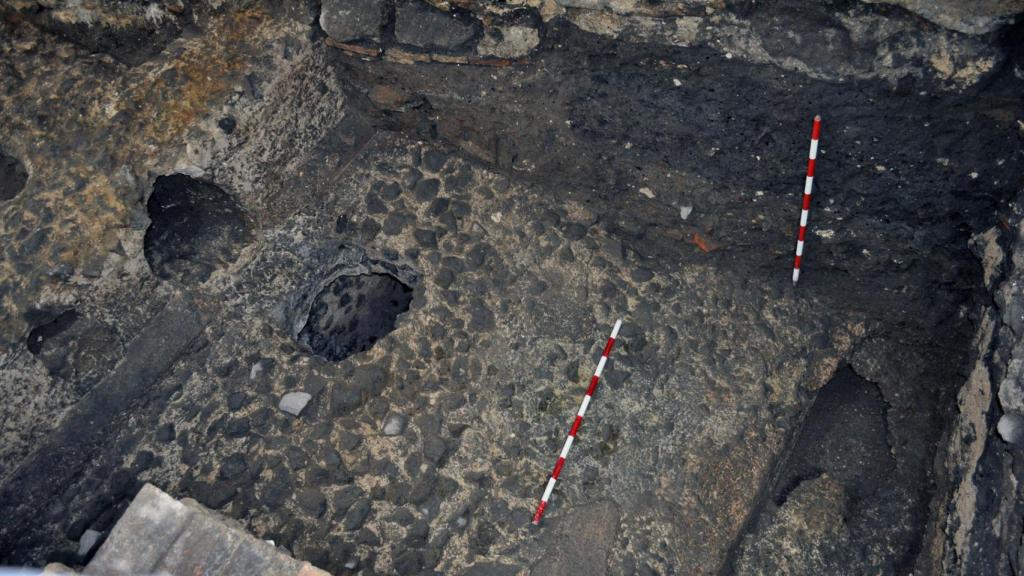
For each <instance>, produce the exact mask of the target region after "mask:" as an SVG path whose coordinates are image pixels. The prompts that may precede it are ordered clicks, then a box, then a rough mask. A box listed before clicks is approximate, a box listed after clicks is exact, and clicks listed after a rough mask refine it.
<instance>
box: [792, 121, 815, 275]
mask: <svg viewBox="0 0 1024 576" xmlns="http://www.w3.org/2000/svg"><path fill="white" fill-rule="evenodd" d="M820 134H821V116H820V115H818V116H815V117H814V128H812V129H811V153H810V155H809V156H808V158H807V180H806V181H805V182H804V204H803V209H802V210H801V211H800V235H799V236H797V239H796V258H795V259H794V260H793V285H794V286H796V283H797V280H800V258H802V257H803V255H804V238H805V237H806V236H807V215H808V214H810V212H811V188H812V187H813V186H814V161H815V159H817V158H818V136H819V135H820Z"/></svg>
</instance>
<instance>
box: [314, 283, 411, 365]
mask: <svg viewBox="0 0 1024 576" xmlns="http://www.w3.org/2000/svg"><path fill="white" fill-rule="evenodd" d="M410 303H412V288H411V287H409V286H408V285H406V284H405V283H403V282H402V281H400V280H398V279H397V278H395V277H394V276H392V275H390V274H376V273H375V274H359V275H356V276H341V277H339V278H338V279H336V280H334V281H333V282H331V283H330V284H328V285H327V287H326V288H324V290H323V291H321V292H320V294H318V295H317V296H316V299H315V300H314V301H313V306H312V307H311V308H310V310H309V317H308V319H307V320H306V325H305V326H303V328H302V330H301V331H300V332H299V337H298V340H299V342H302V343H303V344H305V345H307V346H309V348H310V349H311V350H312V351H313V352H314V353H315V354H317V355H318V356H323V357H324V358H327V359H329V360H335V361H338V360H344V359H345V358H348V357H349V356H351V355H353V354H358V353H360V352H365V351H367V350H369V349H370V348H371V347H373V345H374V344H375V343H377V341H378V340H380V339H381V338H383V337H384V336H385V335H387V334H388V333H389V332H391V331H392V330H394V329H395V320H396V319H397V318H398V315H399V314H402V313H403V312H406V311H407V310H409V304H410Z"/></svg>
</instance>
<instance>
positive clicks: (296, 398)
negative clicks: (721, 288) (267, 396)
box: [277, 392, 313, 416]
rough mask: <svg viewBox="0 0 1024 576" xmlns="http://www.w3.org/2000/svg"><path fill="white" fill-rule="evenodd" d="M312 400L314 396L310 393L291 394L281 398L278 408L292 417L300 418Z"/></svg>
mask: <svg viewBox="0 0 1024 576" xmlns="http://www.w3.org/2000/svg"><path fill="white" fill-rule="evenodd" d="M312 398H313V396H312V394H310V393H308V392H289V393H287V394H285V395H284V396H282V397H281V402H280V403H279V404H278V405H277V407H278V408H280V409H281V410H283V411H285V412H287V413H289V414H291V415H292V416H298V415H299V414H302V410H303V409H304V408H305V407H306V404H309V401H310V400H311V399H312Z"/></svg>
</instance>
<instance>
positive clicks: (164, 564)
mask: <svg viewBox="0 0 1024 576" xmlns="http://www.w3.org/2000/svg"><path fill="white" fill-rule="evenodd" d="M83 573H84V574H89V575H96V576H100V575H102V576H122V575H123V576H133V575H137V574H164V575H168V576H178V575H180V576H193V575H194V574H226V575H227V574H238V575H242V574H280V575H281V576H285V575H288V574H296V575H299V576H326V574H327V573H326V572H324V571H322V570H320V569H318V568H316V567H314V566H312V565H311V564H309V563H308V562H302V561H299V560H296V559H294V558H291V557H289V556H286V555H285V554H283V553H281V552H280V551H279V550H278V549H277V548H275V547H274V546H273V545H271V544H270V543H268V542H265V541H263V540H260V539H259V538H256V537H255V536H253V535H251V534H248V533H247V532H245V531H243V530H241V529H239V528H236V527H233V526H231V525H229V524H227V523H226V522H224V521H223V520H222V519H221V518H220V517H218V516H216V515H215V514H213V513H211V512H209V511H207V510H206V509H205V508H203V507H201V506H199V505H198V504H195V503H191V504H188V503H185V502H179V501H177V500H175V499H174V498H171V497H170V496H168V495H167V494H165V493H164V492H162V491H161V490H160V489H159V488H157V487H155V486H153V485H151V484H146V485H145V486H143V487H142V490H140V491H139V494H138V495H137V496H136V497H135V499H134V500H133V501H132V504H131V506H129V507H128V510H127V511H126V512H125V513H124V516H122V517H121V519H120V520H119V521H118V523H117V525H116V526H114V530H113V531H112V532H111V533H110V538H108V539H107V541H106V542H105V543H104V544H103V546H102V547H101V548H100V550H99V552H97V553H96V557H95V558H94V559H93V560H92V562H90V563H89V565H88V566H86V568H85V571H84V572H83Z"/></svg>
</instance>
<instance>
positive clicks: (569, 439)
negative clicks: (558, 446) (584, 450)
mask: <svg viewBox="0 0 1024 576" xmlns="http://www.w3.org/2000/svg"><path fill="white" fill-rule="evenodd" d="M570 448H572V436H567V437H566V438H565V444H564V445H563V446H562V453H561V454H560V456H561V457H562V458H565V457H567V456H568V455H569V449H570Z"/></svg>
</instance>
